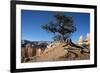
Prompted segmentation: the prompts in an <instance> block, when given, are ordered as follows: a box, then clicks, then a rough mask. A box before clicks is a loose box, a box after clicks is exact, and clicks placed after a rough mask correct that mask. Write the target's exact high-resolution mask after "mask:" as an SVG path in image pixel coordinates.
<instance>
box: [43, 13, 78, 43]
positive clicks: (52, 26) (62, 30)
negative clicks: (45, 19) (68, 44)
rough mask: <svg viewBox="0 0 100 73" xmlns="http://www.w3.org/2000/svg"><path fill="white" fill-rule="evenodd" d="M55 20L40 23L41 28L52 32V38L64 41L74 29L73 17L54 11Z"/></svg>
mask: <svg viewBox="0 0 100 73" xmlns="http://www.w3.org/2000/svg"><path fill="white" fill-rule="evenodd" d="M54 18H55V20H53V21H51V22H49V23H48V24H45V25H42V28H43V29H44V30H46V31H48V32H52V33H54V34H55V35H56V36H54V40H59V41H63V42H64V41H66V39H68V38H69V37H70V36H71V35H72V33H74V32H75V31H76V27H75V25H74V23H73V17H70V16H66V15H64V14H63V13H55V15H54Z"/></svg>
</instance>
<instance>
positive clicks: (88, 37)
mask: <svg viewBox="0 0 100 73" xmlns="http://www.w3.org/2000/svg"><path fill="white" fill-rule="evenodd" d="M86 45H90V33H87V36H86Z"/></svg>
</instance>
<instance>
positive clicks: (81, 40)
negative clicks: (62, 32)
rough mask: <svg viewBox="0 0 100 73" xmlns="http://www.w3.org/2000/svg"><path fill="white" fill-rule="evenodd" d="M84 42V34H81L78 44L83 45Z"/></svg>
mask: <svg viewBox="0 0 100 73" xmlns="http://www.w3.org/2000/svg"><path fill="white" fill-rule="evenodd" d="M83 43H84V40H83V36H82V35H81V36H80V37H79V40H78V44H79V45H83Z"/></svg>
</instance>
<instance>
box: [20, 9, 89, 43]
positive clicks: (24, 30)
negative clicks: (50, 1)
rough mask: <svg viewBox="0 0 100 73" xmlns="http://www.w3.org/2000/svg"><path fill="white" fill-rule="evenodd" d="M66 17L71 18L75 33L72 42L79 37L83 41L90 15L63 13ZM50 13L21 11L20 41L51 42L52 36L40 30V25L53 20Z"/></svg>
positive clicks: (52, 13)
mask: <svg viewBox="0 0 100 73" xmlns="http://www.w3.org/2000/svg"><path fill="white" fill-rule="evenodd" d="M64 14H65V15H67V16H72V17H73V20H74V24H75V25H76V28H77V31H76V32H75V33H73V35H72V36H71V39H72V41H74V42H76V41H77V40H78V38H79V37H80V35H83V37H84V39H85V38H86V34H87V33H88V32H90V14H89V13H76V12H65V13H64ZM53 15H54V12H52V11H35V10H21V35H22V37H21V38H22V40H30V41H51V40H53V39H52V37H53V36H54V34H52V33H48V32H46V31H45V30H43V29H42V28H41V25H43V24H46V23H48V22H50V21H52V20H53V19H54V17H53Z"/></svg>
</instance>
